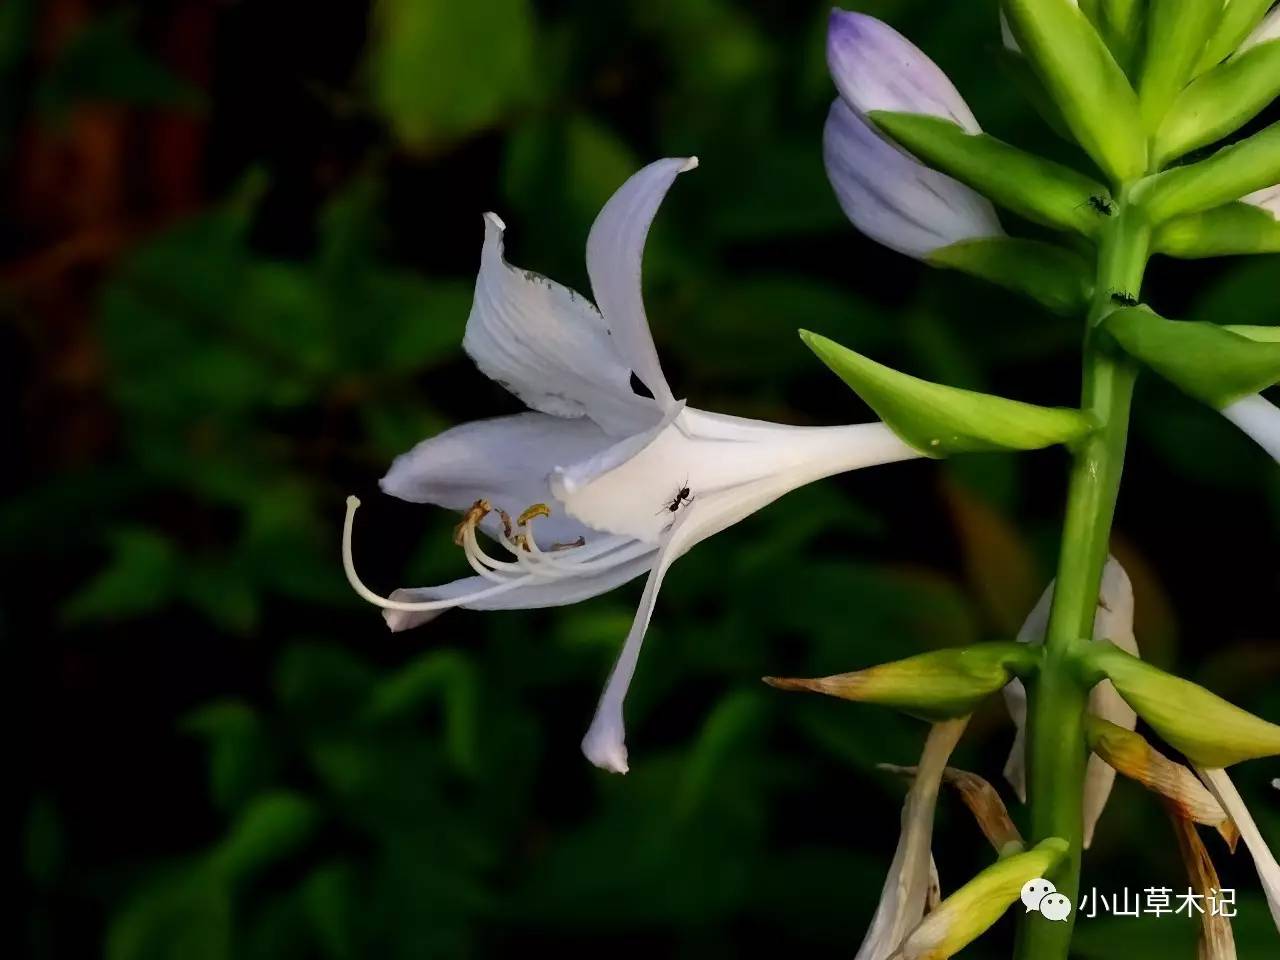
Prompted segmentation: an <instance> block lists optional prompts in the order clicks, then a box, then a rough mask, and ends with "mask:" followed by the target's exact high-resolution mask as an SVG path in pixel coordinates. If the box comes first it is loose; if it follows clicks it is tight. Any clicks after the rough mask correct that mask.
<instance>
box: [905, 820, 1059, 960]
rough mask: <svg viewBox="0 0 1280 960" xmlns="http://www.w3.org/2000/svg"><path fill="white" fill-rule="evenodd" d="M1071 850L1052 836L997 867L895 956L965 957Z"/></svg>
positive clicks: (932, 916) (917, 959)
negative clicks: (1027, 887)
mask: <svg viewBox="0 0 1280 960" xmlns="http://www.w3.org/2000/svg"><path fill="white" fill-rule="evenodd" d="M1069 850H1070V846H1069V845H1068V843H1067V841H1065V840H1063V839H1061V838H1059V837H1050V838H1048V839H1047V840H1042V841H1041V842H1040V843H1038V844H1036V845H1035V846H1034V847H1032V848H1031V849H1030V850H1028V851H1026V852H1025V853H1018V854H1014V855H1013V856H1011V857H1005V858H1004V859H1002V860H999V861H997V862H996V863H993V864H992V865H991V866H989V867H987V869H985V870H983V871H982V872H981V873H979V874H978V875H977V876H976V877H974V878H973V879H972V880H970V881H969V882H968V883H966V884H965V885H964V886H963V887H961V888H960V889H959V890H957V891H956V892H955V893H953V894H951V896H949V897H947V899H945V900H943V901H942V903H940V904H938V906H936V907H934V909H933V910H932V911H930V913H929V915H928V916H927V917H925V918H924V920H923V921H921V923H920V925H919V926H918V927H916V928H915V930H913V931H912V932H911V934H910V936H908V937H907V939H906V940H904V941H903V943H902V947H901V952H900V954H894V956H895V957H898V956H901V958H902V960H942V958H946V957H951V956H954V955H955V954H957V953H959V952H960V951H961V950H963V949H964V948H965V947H966V946H968V945H969V944H970V943H972V942H973V941H974V940H976V939H978V937H980V936H982V934H984V933H986V931H987V930H988V929H990V928H991V926H992V924H994V923H995V922H996V921H997V920H999V919H1000V917H1001V916H1003V915H1004V912H1005V911H1006V910H1008V909H1009V907H1010V906H1012V905H1013V904H1014V903H1016V902H1017V901H1018V899H1019V897H1020V896H1021V894H1022V888H1023V886H1024V885H1025V884H1026V882H1027V881H1028V880H1035V879H1037V878H1038V877H1043V876H1044V875H1045V874H1047V873H1049V872H1050V871H1051V870H1052V869H1053V868H1054V867H1055V866H1057V865H1058V863H1059V862H1060V861H1061V860H1062V858H1063V857H1065V856H1066V855H1067V852H1068V851H1069ZM1043 922H1045V923H1049V922H1050V921H1048V920H1044V921H1043Z"/></svg>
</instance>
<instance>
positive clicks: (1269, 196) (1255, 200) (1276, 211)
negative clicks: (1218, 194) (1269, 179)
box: [1240, 183, 1280, 220]
mask: <svg viewBox="0 0 1280 960" xmlns="http://www.w3.org/2000/svg"><path fill="white" fill-rule="evenodd" d="M1240 199H1241V201H1243V202H1244V203H1251V204H1253V205H1254V206H1255V207H1260V208H1261V209H1263V210H1265V211H1267V213H1269V214H1271V216H1273V217H1275V218H1276V219H1277V220H1280V183H1277V184H1275V185H1274V186H1270V187H1263V188H1262V189H1261V190H1255V191H1254V192H1253V193H1251V194H1249V195H1248V196H1245V197H1241V198H1240Z"/></svg>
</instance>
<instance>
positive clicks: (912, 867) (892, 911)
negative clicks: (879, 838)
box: [855, 717, 969, 960]
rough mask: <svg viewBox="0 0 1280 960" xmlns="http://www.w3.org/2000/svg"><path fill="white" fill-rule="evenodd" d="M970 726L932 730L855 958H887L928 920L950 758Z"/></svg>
mask: <svg viewBox="0 0 1280 960" xmlns="http://www.w3.org/2000/svg"><path fill="white" fill-rule="evenodd" d="M968 722H969V718H968V717H960V718H958V719H956V720H947V721H944V722H943V723H939V724H935V725H934V726H933V727H932V728H931V729H930V730H929V738H928V740H926V741H925V745H924V751H923V753H921V755H920V764H919V766H918V767H917V768H916V777H915V780H914V781H913V782H912V784H911V789H910V790H909V791H907V799H906V802H905V803H904V804H903V806H902V833H901V834H900V835H899V837H898V847H897V849H896V850H895V851H894V854H893V862H892V863H890V865H889V875H888V877H887V878H886V879H885V882H884V890H883V891H882V892H881V894H880V902H879V904H878V905H877V906H876V913H875V916H874V917H873V918H872V920H871V926H870V928H869V929H868V930H867V935H866V936H865V937H864V938H863V941H862V946H861V947H859V948H858V953H857V956H856V958H855V960H887V958H888V957H889V956H891V955H892V954H893V952H894V951H895V950H897V949H898V947H899V946H901V945H902V941H903V940H905V939H906V937H907V935H908V934H909V933H910V932H911V931H912V930H913V929H915V927H916V926H917V924H919V923H920V920H921V918H922V917H923V916H924V910H925V905H926V903H927V901H928V897H929V886H930V869H929V865H930V861H931V860H932V859H933V858H932V854H931V852H930V850H931V844H932V841H933V818H934V811H935V809H936V807H937V805H938V791H939V789H940V786H941V783H942V774H943V771H944V770H946V767H947V760H948V759H949V758H950V757H951V752H952V751H953V750H954V749H955V747H956V744H957V743H958V742H959V741H960V735H961V734H962V733H964V728H965V725H966V724H968Z"/></svg>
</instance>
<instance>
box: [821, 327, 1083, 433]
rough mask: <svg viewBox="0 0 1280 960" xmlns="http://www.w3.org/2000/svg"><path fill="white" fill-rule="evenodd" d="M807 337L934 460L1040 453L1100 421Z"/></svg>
mask: <svg viewBox="0 0 1280 960" xmlns="http://www.w3.org/2000/svg"><path fill="white" fill-rule="evenodd" d="M800 338H801V339H802V340H804V342H805V344H806V345H808V347H809V349H810V350H812V351H813V352H814V353H816V354H817V355H818V357H819V359H821V360H822V362H823V363H825V364H826V365H827V366H828V367H830V368H831V369H832V370H834V371H835V372H836V373H837V374H838V375H839V376H840V378H841V379H842V380H844V382H845V383H847V384H848V385H849V386H850V387H851V388H852V389H853V390H854V391H855V392H856V393H857V394H858V396H860V397H862V399H863V400H865V401H866V402H867V404H868V405H869V406H870V407H871V408H872V409H873V410H875V412H876V413H877V414H879V416H880V418H881V419H882V420H884V422H885V423H887V424H888V425H889V427H890V428H892V430H893V431H894V432H895V433H896V434H897V435H898V436H900V437H901V438H902V439H903V440H904V441H906V442H907V443H909V444H911V446H913V447H915V448H916V449H917V450H919V451H920V452H921V453H923V454H925V455H926V456H929V457H944V456H947V455H948V454H952V453H968V452H974V451H980V450H1037V449H1039V448H1041V447H1047V446H1051V445H1053V444H1055V443H1072V442H1074V441H1076V440H1079V439H1080V438H1081V437H1084V436H1085V435H1086V434H1088V433H1089V432H1090V431H1091V430H1093V427H1094V424H1093V421H1092V420H1090V419H1089V418H1088V417H1087V416H1085V415H1084V414H1083V413H1081V412H1080V411H1079V410H1075V409H1068V408H1065V407H1038V406H1035V405H1034V404H1030V403H1022V402H1021V401H1018V400H1008V399H1005V398H1004V397H995V396H991V395H990V394H985V393H977V392H975V391H972V390H962V389H960V388H959V387H948V386H945V385H943V384H940V383H931V382H929V381H928V380H920V379H918V378H916V377H913V376H910V375H908V374H905V373H900V372H898V371H897V370H893V369H891V368H889V367H886V366H884V365H883V364H879V363H876V362H875V361H874V360H869V359H867V358H866V357H864V356H862V355H861V354H858V353H855V352H854V351H852V350H850V349H848V348H847V347H842V346H841V345H840V344H838V343H836V342H835V341H833V340H828V339H827V338H826V337H823V336H819V335H818V334H815V333H810V332H809V331H807V330H801V331H800Z"/></svg>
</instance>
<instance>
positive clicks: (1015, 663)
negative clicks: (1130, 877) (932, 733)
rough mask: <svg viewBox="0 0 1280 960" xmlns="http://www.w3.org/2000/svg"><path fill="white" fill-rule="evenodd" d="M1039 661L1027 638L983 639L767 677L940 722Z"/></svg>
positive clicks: (795, 687) (786, 687) (966, 710)
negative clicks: (827, 672)
mask: <svg viewBox="0 0 1280 960" xmlns="http://www.w3.org/2000/svg"><path fill="white" fill-rule="evenodd" d="M1038 661H1039V655H1038V651H1037V650H1034V649H1032V648H1030V647H1028V646H1027V645H1026V644H1023V643H979V644H974V645H973V646H970V647H961V648H957V649H954V650H936V651H933V652H930V653H922V654H920V655H918V656H915V657H908V658H907V659H905V660H897V661H894V662H893V663H883V664H880V665H879V666H875V667H868V668H867V669H866V670H857V671H855V672H853V673H840V674H836V675H834V676H830V677H817V678H814V679H793V678H786V677H765V682H766V683H769V684H771V685H773V686H775V687H781V688H782V689H784V690H808V691H810V692H811V693H825V694H827V695H828V696H832V697H840V698H841V699H842V700H856V701H858V702H860V703H876V704H880V705H881V706H886V707H893V708H895V709H897V710H902V711H903V712H904V713H909V714H911V715H912V716H915V717H920V718H921V719H924V720H929V721H931V722H936V721H939V720H950V719H954V718H955V717H963V716H966V715H968V714H970V713H972V712H973V710H974V708H975V707H976V706H977V705H978V704H979V703H981V702H982V701H983V700H985V699H986V698H987V697H989V696H991V694H993V693H995V692H996V691H998V690H1001V689H1003V688H1004V686H1005V684H1007V683H1008V682H1009V681H1010V680H1012V679H1013V677H1014V675H1015V674H1026V673H1028V672H1030V671H1031V670H1033V669H1034V668H1035V665H1036V664H1037V662H1038Z"/></svg>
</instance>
